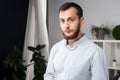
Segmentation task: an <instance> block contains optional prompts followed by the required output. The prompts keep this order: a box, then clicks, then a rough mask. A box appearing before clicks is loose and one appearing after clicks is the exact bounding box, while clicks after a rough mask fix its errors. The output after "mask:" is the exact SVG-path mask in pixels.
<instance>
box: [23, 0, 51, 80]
mask: <svg viewBox="0 0 120 80" xmlns="http://www.w3.org/2000/svg"><path fill="white" fill-rule="evenodd" d="M46 8H47V0H30V1H29V11H28V19H27V27H26V34H25V42H24V51H23V59H24V60H25V61H26V62H25V64H26V65H27V64H29V63H30V59H31V57H32V53H31V52H30V51H29V50H28V49H27V47H28V46H36V45H37V44H45V45H46V47H45V48H44V49H43V51H42V53H43V55H44V56H45V58H46V60H47V59H48V55H49V41H48V32H47V26H46ZM33 76H34V75H33V66H29V67H28V68H27V71H26V80H32V78H33Z"/></svg>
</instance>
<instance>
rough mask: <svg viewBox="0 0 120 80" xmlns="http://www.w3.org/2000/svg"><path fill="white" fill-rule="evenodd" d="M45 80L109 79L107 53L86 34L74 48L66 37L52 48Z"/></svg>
mask: <svg viewBox="0 0 120 80" xmlns="http://www.w3.org/2000/svg"><path fill="white" fill-rule="evenodd" d="M44 80H108V66H107V62H106V57H105V53H104V52H103V51H102V49H101V48H100V47H98V46H97V45H96V44H94V43H93V42H92V41H90V40H88V39H87V38H86V36H85V35H84V36H83V37H82V38H81V39H79V40H78V41H76V42H75V43H74V45H73V47H72V48H70V47H69V46H67V43H66V40H65V39H64V40H62V41H60V42H58V43H56V44H55V45H54V46H53V47H52V49H51V52H50V57H49V61H48V65H47V70H46V73H45V75H44Z"/></svg>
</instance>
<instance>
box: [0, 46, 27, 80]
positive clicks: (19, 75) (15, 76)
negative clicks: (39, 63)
mask: <svg viewBox="0 0 120 80" xmlns="http://www.w3.org/2000/svg"><path fill="white" fill-rule="evenodd" d="M23 62H25V61H24V60H23V59H22V52H21V51H20V49H19V48H17V47H15V46H14V48H13V50H12V51H11V52H10V53H9V54H8V56H7V58H6V59H5V60H4V61H2V62H0V69H1V71H3V80H25V78H26V74H25V71H26V69H27V68H26V66H24V65H23Z"/></svg>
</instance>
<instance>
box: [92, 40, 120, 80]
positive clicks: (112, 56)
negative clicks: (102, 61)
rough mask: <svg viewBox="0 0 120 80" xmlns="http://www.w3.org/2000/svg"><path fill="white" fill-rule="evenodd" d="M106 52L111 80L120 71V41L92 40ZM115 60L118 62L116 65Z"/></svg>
mask: <svg viewBox="0 0 120 80" xmlns="http://www.w3.org/2000/svg"><path fill="white" fill-rule="evenodd" d="M92 41H93V42H95V43H96V44H98V45H99V46H100V47H101V48H103V50H104V51H105V54H106V57H107V60H108V69H109V76H110V80H113V77H114V76H115V75H116V74H117V71H120V40H92ZM113 60H116V63H115V64H114V62H113Z"/></svg>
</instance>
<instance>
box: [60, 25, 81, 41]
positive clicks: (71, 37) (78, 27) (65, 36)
mask: <svg viewBox="0 0 120 80" xmlns="http://www.w3.org/2000/svg"><path fill="white" fill-rule="evenodd" d="M71 32H73V30H71ZM79 32H80V25H79V24H78V26H77V28H76V30H75V32H73V34H72V35H69V36H68V35H65V33H64V32H62V33H63V36H64V38H65V39H66V40H70V39H75V38H76V37H78V35H79Z"/></svg>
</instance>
